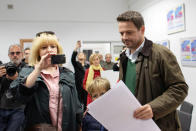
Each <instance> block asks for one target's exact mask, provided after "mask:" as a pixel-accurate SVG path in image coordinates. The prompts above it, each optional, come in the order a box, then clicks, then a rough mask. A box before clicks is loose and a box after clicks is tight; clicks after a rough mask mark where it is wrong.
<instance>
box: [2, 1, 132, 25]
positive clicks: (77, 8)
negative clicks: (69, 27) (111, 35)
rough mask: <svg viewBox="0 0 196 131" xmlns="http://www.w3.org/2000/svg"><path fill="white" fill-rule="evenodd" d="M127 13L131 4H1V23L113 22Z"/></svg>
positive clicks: (47, 2) (73, 2) (58, 2)
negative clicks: (119, 15) (10, 6)
mask: <svg viewBox="0 0 196 131" xmlns="http://www.w3.org/2000/svg"><path fill="white" fill-rule="evenodd" d="M8 4H12V5H13V9H11V10H9V9H8V8H7V6H8ZM127 9H128V0H0V21H71V22H74V21H79V22H80V21H91V22H92V21H93V22H97V21H102V22H112V21H115V18H116V16H117V15H118V14H119V13H121V12H122V11H125V10H127Z"/></svg>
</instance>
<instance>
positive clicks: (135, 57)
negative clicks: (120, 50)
mask: <svg viewBox="0 0 196 131" xmlns="http://www.w3.org/2000/svg"><path fill="white" fill-rule="evenodd" d="M144 43H145V39H144V41H143V42H142V44H141V45H140V46H139V47H138V48H137V49H136V50H135V52H134V53H131V51H130V49H129V48H127V49H126V51H125V54H126V56H127V57H128V58H129V59H130V60H131V62H133V63H134V62H135V61H136V60H137V57H138V54H139V52H140V51H141V50H142V48H143V47H144Z"/></svg>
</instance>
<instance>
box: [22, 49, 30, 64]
mask: <svg viewBox="0 0 196 131" xmlns="http://www.w3.org/2000/svg"><path fill="white" fill-rule="evenodd" d="M29 55H30V48H29V47H27V48H25V49H24V58H23V60H22V61H23V62H25V63H26V64H28V63H29V62H28V60H29Z"/></svg>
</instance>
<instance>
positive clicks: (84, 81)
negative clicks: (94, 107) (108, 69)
mask: <svg viewBox="0 0 196 131" xmlns="http://www.w3.org/2000/svg"><path fill="white" fill-rule="evenodd" d="M88 72H89V69H87V70H86V72H85V76H84V80H83V88H84V89H85V90H86V81H87V77H88ZM98 76H101V73H100V70H94V77H93V79H95V78H96V77H98ZM91 102H92V98H91V96H90V94H88V96H87V104H86V105H88V104H89V103H91Z"/></svg>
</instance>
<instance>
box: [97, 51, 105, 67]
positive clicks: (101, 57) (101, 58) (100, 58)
mask: <svg viewBox="0 0 196 131" xmlns="http://www.w3.org/2000/svg"><path fill="white" fill-rule="evenodd" d="M98 55H99V61H100V65H101V67H102V66H103V63H104V60H103V55H102V54H100V53H99V54H98Z"/></svg>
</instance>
